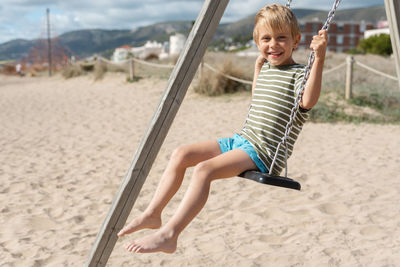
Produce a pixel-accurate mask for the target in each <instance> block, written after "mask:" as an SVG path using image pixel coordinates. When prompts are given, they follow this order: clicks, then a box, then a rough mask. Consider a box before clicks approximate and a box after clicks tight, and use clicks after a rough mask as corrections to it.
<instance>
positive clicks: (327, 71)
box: [324, 62, 346, 75]
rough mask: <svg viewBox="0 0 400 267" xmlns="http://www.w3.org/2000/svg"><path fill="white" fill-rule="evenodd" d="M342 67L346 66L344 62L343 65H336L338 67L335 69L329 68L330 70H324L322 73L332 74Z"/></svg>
mask: <svg viewBox="0 0 400 267" xmlns="http://www.w3.org/2000/svg"><path fill="white" fill-rule="evenodd" d="M344 66H346V62H344V63H342V64H340V65H338V66H336V67H333V68H331V69H329V70H325V71H324V75H326V74H329V73H331V72H334V71H335V70H338V69H340V68H343V67H344Z"/></svg>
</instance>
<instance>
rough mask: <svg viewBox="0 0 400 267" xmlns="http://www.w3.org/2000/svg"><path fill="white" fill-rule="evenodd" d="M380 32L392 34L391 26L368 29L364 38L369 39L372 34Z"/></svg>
mask: <svg viewBox="0 0 400 267" xmlns="http://www.w3.org/2000/svg"><path fill="white" fill-rule="evenodd" d="M380 34H388V35H390V31H389V28H382V29H373V30H367V31H365V32H364V38H365V39H367V38H369V37H371V36H375V35H380Z"/></svg>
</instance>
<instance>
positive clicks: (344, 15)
mask: <svg viewBox="0 0 400 267" xmlns="http://www.w3.org/2000/svg"><path fill="white" fill-rule="evenodd" d="M293 12H294V13H295V14H296V16H297V18H298V19H299V20H303V21H307V20H314V19H316V18H317V19H319V20H322V21H324V20H325V19H326V16H327V13H328V12H327V11H321V10H312V9H293ZM350 18H351V19H350ZM384 19H386V13H385V7H384V6H374V7H369V8H362V9H346V10H338V11H337V12H336V16H335V21H336V22H339V21H350V20H351V21H362V20H364V21H366V22H370V23H373V24H376V22H377V21H379V20H384ZM192 25H193V22H192V21H170V22H163V23H156V24H153V25H149V26H144V27H138V28H136V29H133V30H102V29H92V30H78V31H71V32H67V33H64V34H62V35H60V36H58V37H57V38H56V39H55V40H54V42H58V43H59V44H60V45H61V46H63V47H67V48H68V49H67V50H69V51H71V52H72V53H73V54H75V55H77V56H79V57H86V56H90V55H93V54H95V53H103V52H104V51H107V50H108V51H112V50H113V49H114V48H115V47H118V46H122V45H131V46H140V45H143V44H144V43H145V42H146V41H147V40H156V41H158V42H163V41H167V40H168V38H169V36H170V35H171V34H173V33H175V32H181V33H185V34H187V33H188V32H189V31H190V29H191V27H192ZM253 25H254V15H251V16H248V17H246V18H243V19H241V20H238V21H236V22H233V23H229V24H221V25H220V26H219V27H218V29H217V32H216V34H215V36H214V39H213V41H214V42H217V41H218V40H223V39H226V38H232V39H233V40H234V41H246V40H249V39H251V36H252V31H253ZM38 42H40V41H39V40H38V39H37V40H23V39H17V40H12V41H9V42H6V43H3V44H0V61H1V60H9V59H16V60H18V59H20V58H21V57H22V56H24V55H26V54H27V53H28V51H29V49H31V48H33V47H35V46H38Z"/></svg>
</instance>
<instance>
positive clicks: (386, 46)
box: [358, 34, 393, 56]
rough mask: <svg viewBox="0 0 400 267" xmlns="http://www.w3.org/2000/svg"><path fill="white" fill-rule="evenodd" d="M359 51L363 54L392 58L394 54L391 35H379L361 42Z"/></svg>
mask: <svg viewBox="0 0 400 267" xmlns="http://www.w3.org/2000/svg"><path fill="white" fill-rule="evenodd" d="M358 49H359V50H361V51H362V52H363V53H371V54H377V55H381V56H390V55H391V54H392V53H393V50H392V43H391V42H390V36H389V34H379V35H374V36H371V37H369V38H367V39H363V40H361V42H360V43H359V44H358Z"/></svg>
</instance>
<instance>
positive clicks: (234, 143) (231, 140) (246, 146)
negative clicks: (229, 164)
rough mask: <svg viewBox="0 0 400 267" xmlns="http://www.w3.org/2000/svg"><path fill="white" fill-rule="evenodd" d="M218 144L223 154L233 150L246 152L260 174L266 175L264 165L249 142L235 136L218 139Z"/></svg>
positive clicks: (266, 170)
mask: <svg viewBox="0 0 400 267" xmlns="http://www.w3.org/2000/svg"><path fill="white" fill-rule="evenodd" d="M218 144H219V146H220V148H221V152H222V153H225V152H228V151H231V150H233V149H241V150H243V151H244V152H246V153H247V154H248V155H249V156H250V158H251V159H252V160H253V161H254V163H255V164H256V166H257V167H258V169H259V170H260V172H263V173H266V172H268V169H267V168H266V167H265V165H264V163H262V161H261V160H260V158H259V157H258V155H257V152H256V151H255V150H254V148H253V146H252V145H251V144H250V142H249V141H247V140H246V138H244V137H243V136H240V135H238V134H235V135H234V136H233V137H228V138H221V139H218Z"/></svg>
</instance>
